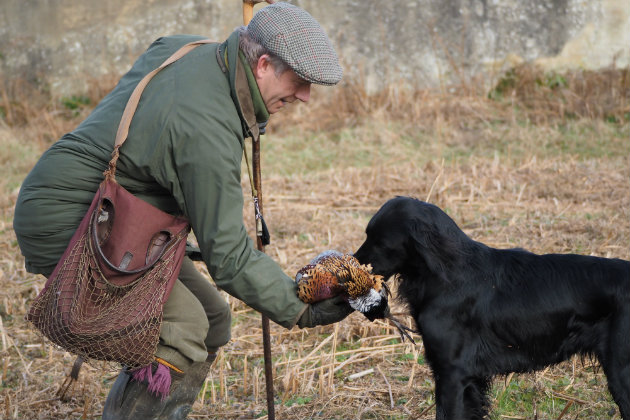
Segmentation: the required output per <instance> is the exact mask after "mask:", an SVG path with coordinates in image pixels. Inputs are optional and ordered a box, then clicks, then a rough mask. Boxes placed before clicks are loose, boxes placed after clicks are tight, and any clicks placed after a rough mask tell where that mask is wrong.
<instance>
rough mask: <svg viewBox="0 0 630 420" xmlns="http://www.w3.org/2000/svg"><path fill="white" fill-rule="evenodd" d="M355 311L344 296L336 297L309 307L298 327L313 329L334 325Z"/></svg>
mask: <svg viewBox="0 0 630 420" xmlns="http://www.w3.org/2000/svg"><path fill="white" fill-rule="evenodd" d="M353 311H354V309H352V308H351V307H350V304H348V302H346V300H345V299H344V298H343V296H335V297H332V298H330V299H326V300H322V301H321V302H317V303H313V304H310V305H308V308H307V309H306V311H304V313H303V314H302V316H301V317H300V319H298V322H297V326H298V327H300V328H313V327H316V326H318V325H328V324H333V323H335V322H339V321H341V320H342V319H344V318H345V317H347V316H348V315H350V314H351V313H352V312H353Z"/></svg>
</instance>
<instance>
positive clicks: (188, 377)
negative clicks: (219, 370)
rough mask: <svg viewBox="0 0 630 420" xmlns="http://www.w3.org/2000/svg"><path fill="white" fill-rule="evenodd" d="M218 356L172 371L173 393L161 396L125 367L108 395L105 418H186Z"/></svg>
mask: <svg viewBox="0 0 630 420" xmlns="http://www.w3.org/2000/svg"><path fill="white" fill-rule="evenodd" d="M214 358H215V356H214V355H212V356H208V359H206V361H205V362H197V363H193V364H192V365H191V366H190V367H189V368H188V369H187V371H186V373H185V374H180V373H177V372H174V371H171V388H170V394H169V395H168V396H167V397H166V398H165V399H164V400H161V399H160V398H159V397H158V396H156V395H154V394H153V393H151V392H149V391H148V389H147V384H146V383H143V382H138V381H135V380H133V379H132V376H131V373H130V372H129V371H128V370H127V369H123V370H122V371H121V372H120V374H119V375H118V378H117V379H116V382H114V385H113V386H112V389H111V390H110V392H109V395H108V396H107V400H106V401H105V406H104V407H103V420H136V419H146V420H182V419H185V418H186V416H187V415H188V413H190V410H192V405H193V403H194V402H195V400H196V399H197V395H198V394H199V391H200V390H201V387H202V386H203V383H204V381H205V379H206V376H207V375H208V372H209V371H210V365H212V362H213V361H214Z"/></svg>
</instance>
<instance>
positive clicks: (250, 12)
mask: <svg viewBox="0 0 630 420" xmlns="http://www.w3.org/2000/svg"><path fill="white" fill-rule="evenodd" d="M253 16H254V2H253V1H247V0H243V24H244V25H247V24H249V21H250V20H252V17H253ZM245 147H247V146H245ZM252 167H253V168H252V169H253V172H254V174H253V178H254V179H253V182H254V188H255V189H256V192H257V195H258V207H259V211H260V215H261V216H262V215H263V200H262V185H261V184H262V183H261V174H260V139H252ZM256 244H257V246H258V250H259V251H261V252H265V246H264V245H263V243H262V238H261V237H260V236H258V235H257V236H256ZM261 318H262V334H263V356H264V359H265V389H266V391H267V418H268V419H269V420H275V418H276V412H275V406H274V391H273V364H272V360H271V331H270V327H269V318H267V316H265V315H262V314H261Z"/></svg>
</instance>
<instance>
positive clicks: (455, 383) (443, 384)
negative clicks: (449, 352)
mask: <svg viewBox="0 0 630 420" xmlns="http://www.w3.org/2000/svg"><path fill="white" fill-rule="evenodd" d="M439 370H440V372H438V371H434V377H435V412H436V413H435V418H436V420H470V419H472V417H470V415H469V413H467V412H466V405H465V404H464V391H465V388H464V384H463V376H462V375H461V374H460V373H459V372H457V369H456V368H454V367H452V366H450V367H449V368H448V369H439ZM445 370H446V371H448V373H446V372H444V371H445Z"/></svg>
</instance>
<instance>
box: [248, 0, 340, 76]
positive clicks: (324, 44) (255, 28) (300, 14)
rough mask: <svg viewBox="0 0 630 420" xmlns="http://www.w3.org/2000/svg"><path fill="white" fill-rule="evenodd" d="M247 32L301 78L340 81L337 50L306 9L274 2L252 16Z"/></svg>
mask: <svg viewBox="0 0 630 420" xmlns="http://www.w3.org/2000/svg"><path fill="white" fill-rule="evenodd" d="M247 31H248V32H249V34H250V36H251V37H252V38H253V39H254V40H255V41H256V42H258V43H259V44H261V45H262V46H263V47H265V48H266V49H267V50H269V51H270V52H272V53H273V54H275V55H277V56H278V57H280V58H281V59H282V60H284V61H285V62H286V63H287V64H288V65H289V67H291V69H292V70H293V71H294V72H295V73H297V75H298V76H300V77H301V78H303V79H305V80H308V81H309V82H311V83H315V84H318V85H328V86H330V85H334V84H337V82H339V81H340V80H341V76H342V75H343V71H342V70H341V66H340V65H339V58H338V57H337V53H336V52H335V49H334V48H333V46H332V44H331V42H330V40H329V39H328V36H327V35H326V33H325V32H324V30H323V29H322V27H321V26H320V24H319V23H318V22H317V21H316V20H315V19H314V18H313V16H311V15H310V14H309V13H308V12H307V11H305V10H303V9H300V8H299V7H297V6H294V5H292V4H289V3H286V2H278V3H273V4H270V5H269V6H266V7H264V8H262V9H260V10H259V11H258V12H257V13H256V14H255V15H254V17H253V19H252V20H251V21H250V22H249V25H247Z"/></svg>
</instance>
